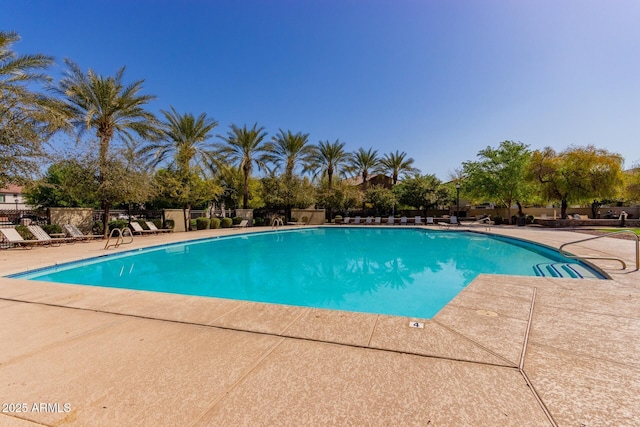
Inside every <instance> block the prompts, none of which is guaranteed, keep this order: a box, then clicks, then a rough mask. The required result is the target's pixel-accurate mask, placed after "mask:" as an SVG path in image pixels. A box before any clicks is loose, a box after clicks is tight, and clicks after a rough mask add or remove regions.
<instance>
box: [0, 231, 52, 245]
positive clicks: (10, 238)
mask: <svg viewBox="0 0 640 427" xmlns="http://www.w3.org/2000/svg"><path fill="white" fill-rule="evenodd" d="M0 234H2V240H3V241H5V242H7V243H10V244H12V245H15V246H22V247H23V248H25V249H31V247H32V246H34V245H41V244H42V242H41V241H40V240H25V239H23V238H22V236H21V235H20V233H18V230H16V229H15V228H0ZM0 247H2V248H3V249H4V248H5V246H4V245H2V246H0Z"/></svg>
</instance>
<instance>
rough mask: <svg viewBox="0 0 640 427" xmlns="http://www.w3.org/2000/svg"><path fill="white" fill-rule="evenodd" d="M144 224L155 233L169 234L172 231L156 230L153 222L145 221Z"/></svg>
mask: <svg viewBox="0 0 640 427" xmlns="http://www.w3.org/2000/svg"><path fill="white" fill-rule="evenodd" d="M144 223H145V224H147V227H149V230H151V231H155V232H156V233H171V232H172V231H173V230H172V229H170V228H158V227H156V225H155V224H154V223H153V221H145V222H144Z"/></svg>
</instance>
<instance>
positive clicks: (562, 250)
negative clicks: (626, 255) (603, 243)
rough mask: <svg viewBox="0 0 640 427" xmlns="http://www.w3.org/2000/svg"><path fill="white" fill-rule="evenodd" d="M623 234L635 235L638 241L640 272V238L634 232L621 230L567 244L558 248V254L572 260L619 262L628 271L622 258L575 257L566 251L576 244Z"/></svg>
mask: <svg viewBox="0 0 640 427" xmlns="http://www.w3.org/2000/svg"><path fill="white" fill-rule="evenodd" d="M622 233H631V234H632V235H633V237H634V238H635V241H636V270H640V237H638V235H637V234H636V233H635V232H634V231H633V230H619V231H614V232H612V233H607V234H602V235H600V236H594V237H589V238H586V239H581V240H575V241H573V242H569V243H565V244H563V245H562V246H560V247H559V248H558V252H560V255H562V256H565V257H567V258H572V259H600V260H608V261H618V262H620V263H621V264H622V269H623V270H626V269H627V263H626V262H624V260H623V259H622V258H617V257H598V256H582V255H573V254H570V253H568V252H565V251H564V248H565V247H566V246H569V245H574V244H576V243H582V242H588V241H589V240H596V239H601V238H603V237H609V236H612V235H615V234H622Z"/></svg>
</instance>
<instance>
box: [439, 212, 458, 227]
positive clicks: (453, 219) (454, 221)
mask: <svg viewBox="0 0 640 427" xmlns="http://www.w3.org/2000/svg"><path fill="white" fill-rule="evenodd" d="M438 225H440V226H442V227H446V228H449V227H450V226H452V225H460V223H459V222H458V217H457V216H455V215H452V216H450V217H449V222H439V223H438Z"/></svg>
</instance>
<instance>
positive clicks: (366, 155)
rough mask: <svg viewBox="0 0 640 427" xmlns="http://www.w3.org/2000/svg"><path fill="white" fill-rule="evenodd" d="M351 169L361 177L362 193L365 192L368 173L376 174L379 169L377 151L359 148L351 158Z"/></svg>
mask: <svg viewBox="0 0 640 427" xmlns="http://www.w3.org/2000/svg"><path fill="white" fill-rule="evenodd" d="M351 167H352V168H353V170H354V171H356V172H357V174H358V175H360V176H361V177H362V191H363V192H366V191H367V180H368V179H369V173H372V172H373V173H375V172H378V170H379V169H380V159H379V158H378V150H374V149H372V148H369V149H368V150H365V149H364V148H359V149H358V151H356V152H355V153H353V155H352V156H351Z"/></svg>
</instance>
